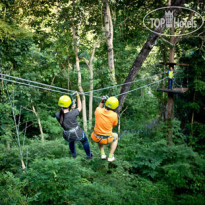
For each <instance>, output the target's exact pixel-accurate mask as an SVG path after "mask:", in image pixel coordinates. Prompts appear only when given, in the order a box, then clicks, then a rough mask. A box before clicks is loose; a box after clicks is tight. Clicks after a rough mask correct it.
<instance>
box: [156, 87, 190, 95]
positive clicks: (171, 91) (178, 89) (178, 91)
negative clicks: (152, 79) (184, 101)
mask: <svg viewBox="0 0 205 205" xmlns="http://www.w3.org/2000/svg"><path fill="white" fill-rule="evenodd" d="M187 90H188V88H173V90H170V89H167V88H161V89H157V91H158V92H166V93H177V94H180V93H185V92H186V91H187Z"/></svg>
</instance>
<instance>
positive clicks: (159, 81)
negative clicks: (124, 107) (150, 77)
mask: <svg viewBox="0 0 205 205" xmlns="http://www.w3.org/2000/svg"><path fill="white" fill-rule="evenodd" d="M166 78H167V77H165V78H163V79H161V80H158V81H155V82H153V83H149V84H147V85H143V86H141V87H138V88H135V89H133V90H129V91H127V92H124V93H120V94H118V95H116V97H118V96H120V95H124V94H127V93H131V92H133V91H136V90H139V89H141V88H145V87H147V86H150V85H153V84H155V83H159V82H160V81H162V80H164V79H166Z"/></svg>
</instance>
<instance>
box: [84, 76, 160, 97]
mask: <svg viewBox="0 0 205 205" xmlns="http://www.w3.org/2000/svg"><path fill="white" fill-rule="evenodd" d="M162 74H163V72H162V73H160V74H155V75H152V76H149V77H146V78H143V79H138V80H135V81H132V82H127V83H122V84H117V85H112V86H109V87H105V88H99V89H96V90H93V92H96V91H101V90H106V89H110V88H113V87H119V86H122V85H127V84H131V83H136V82H140V81H143V80H146V79H149V78H151V77H154V76H160V75H162ZM89 92H92V91H86V92H84V93H89Z"/></svg>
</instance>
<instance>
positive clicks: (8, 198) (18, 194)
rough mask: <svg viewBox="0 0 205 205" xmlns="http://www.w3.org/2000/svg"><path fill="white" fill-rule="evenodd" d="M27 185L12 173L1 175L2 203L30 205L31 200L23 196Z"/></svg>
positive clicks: (0, 199) (0, 197) (0, 191)
mask: <svg viewBox="0 0 205 205" xmlns="http://www.w3.org/2000/svg"><path fill="white" fill-rule="evenodd" d="M25 185H26V184H25V183H24V182H22V181H20V179H19V178H18V177H15V176H14V175H13V174H12V173H11V172H6V173H5V174H3V173H1V174H0V203H1V204H5V205H7V204H8V205H13V204H20V205H23V204H24V205H26V204H29V202H30V200H31V199H30V198H29V197H28V196H27V195H24V194H23V189H24V188H25Z"/></svg>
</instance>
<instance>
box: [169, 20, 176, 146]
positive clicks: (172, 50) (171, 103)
mask: <svg viewBox="0 0 205 205" xmlns="http://www.w3.org/2000/svg"><path fill="white" fill-rule="evenodd" d="M170 30H171V35H174V31H175V29H174V22H172V27H171V29H170ZM170 44H172V45H174V44H175V36H171V38H170ZM174 53H175V45H174V46H171V47H170V54H169V62H170V63H174ZM173 118H174V95H173V93H168V102H167V122H168V144H169V145H170V144H171V142H172V141H173V139H172V135H173V123H172V120H173Z"/></svg>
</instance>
